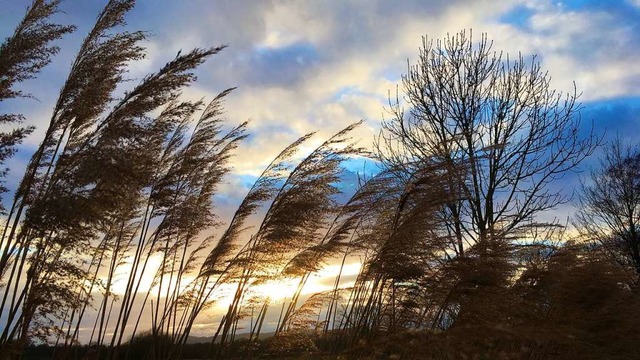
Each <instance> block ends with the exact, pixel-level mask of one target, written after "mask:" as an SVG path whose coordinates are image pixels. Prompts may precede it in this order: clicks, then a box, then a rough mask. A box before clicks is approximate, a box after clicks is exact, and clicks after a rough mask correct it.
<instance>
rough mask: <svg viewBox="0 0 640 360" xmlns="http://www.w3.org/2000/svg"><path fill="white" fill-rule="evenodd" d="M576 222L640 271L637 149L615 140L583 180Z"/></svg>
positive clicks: (639, 155)
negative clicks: (588, 177) (598, 165)
mask: <svg viewBox="0 0 640 360" xmlns="http://www.w3.org/2000/svg"><path fill="white" fill-rule="evenodd" d="M579 204H580V212H579V213H578V215H577V216H576V225H577V226H578V228H579V229H580V230H581V232H582V234H583V235H585V236H586V237H587V238H588V239H590V240H593V241H596V242H597V243H599V244H600V245H602V246H604V248H605V249H606V250H608V252H609V253H610V254H611V255H613V256H614V258H615V259H616V260H617V261H618V262H619V263H621V264H624V265H627V266H630V267H632V268H633V269H635V271H636V273H638V274H640V149H638V148H637V147H631V146H626V147H625V146H624V145H623V144H621V141H620V140H616V141H614V142H613V143H611V144H610V145H609V146H608V147H606V149H605V152H604V156H603V158H602V159H601V160H600V169H598V170H595V171H592V172H591V176H590V181H589V182H588V183H583V185H582V191H581V197H580V203H579Z"/></svg>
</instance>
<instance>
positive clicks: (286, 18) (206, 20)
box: [0, 0, 640, 220]
mask: <svg viewBox="0 0 640 360" xmlns="http://www.w3.org/2000/svg"><path fill="white" fill-rule="evenodd" d="M29 3H30V1H26V0H0V9H3V11H2V12H0V36H1V37H3V38H4V37H6V36H8V35H9V34H10V33H11V32H12V31H13V28H14V27H15V25H16V24H17V22H18V21H19V20H20V18H21V17H22V15H23V13H24V10H25V8H26V7H27V6H28V4H29ZM105 3H106V0H105V1H98V0H91V1H80V0H78V1H72V0H67V1H63V3H62V5H61V9H62V10H63V11H64V13H60V14H57V15H56V21H57V22H59V23H62V24H75V25H77V26H78V30H77V31H76V32H75V33H74V34H72V35H70V36H67V37H65V38H64V39H63V40H61V41H59V43H58V44H59V45H60V46H61V52H60V54H59V55H58V56H57V57H56V58H55V59H54V61H53V62H52V63H51V64H50V65H49V66H48V67H47V68H45V69H44V71H43V73H42V74H41V75H40V76H39V77H38V78H37V79H35V80H30V81H28V82H25V83H23V84H22V85H21V86H20V89H21V90H23V91H24V92H27V93H31V94H32V95H33V96H34V97H35V99H18V100H12V101H8V102H3V103H0V112H19V113H23V114H25V116H26V118H27V123H28V124H32V125H35V126H36V127H37V131H36V132H35V133H34V134H33V135H32V136H30V137H29V138H28V139H27V141H26V142H25V143H24V144H23V145H22V146H21V148H20V152H19V153H18V154H17V156H15V157H14V158H13V159H12V160H11V161H10V163H9V166H10V167H11V168H12V169H11V173H10V178H9V180H10V182H9V184H10V185H11V183H12V182H13V183H15V181H16V179H17V177H19V176H20V175H21V169H22V168H23V167H24V165H25V164H26V161H27V160H28V158H29V156H30V155H31V152H32V151H33V149H34V147H35V146H37V144H38V143H39V141H40V139H41V138H42V134H43V132H44V130H45V129H46V124H47V122H48V120H49V116H50V115H51V109H52V107H53V105H54V102H55V100H56V97H57V93H58V90H59V89H60V87H61V86H62V84H63V81H64V79H65V77H66V75H67V71H68V69H69V67H70V64H71V61H72V58H73V56H74V54H75V53H76V51H77V49H78V47H79V44H80V41H81V40H82V38H83V37H84V36H85V34H86V33H87V31H89V29H90V27H91V26H92V24H93V21H94V19H95V17H96V16H97V14H98V12H99V11H100V9H101V7H102V6H103V5H104V4H105ZM127 19H128V20H127V22H128V25H127V27H128V28H130V29H141V30H148V31H149V32H150V33H151V34H152V36H150V38H149V40H148V41H147V42H146V43H145V44H144V45H145V46H146V47H147V50H148V57H147V58H146V59H144V60H143V61H140V62H138V63H135V64H132V65H131V68H130V72H129V77H131V78H133V79H139V78H141V77H143V76H144V75H145V74H147V73H148V72H152V71H155V70H156V69H158V68H159V67H160V66H162V65H163V64H164V63H165V62H167V61H169V60H171V59H172V58H173V57H174V56H175V55H176V53H177V52H178V51H179V50H181V49H182V50H185V51H187V50H189V49H191V48H193V47H209V46H215V45H219V44H228V45H229V48H227V49H225V50H224V51H223V52H222V53H220V54H219V55H216V56H215V57H213V58H212V59H211V60H209V61H208V62H207V63H205V64H204V65H203V66H202V67H201V68H200V69H199V70H198V71H197V75H198V78H199V79H198V82H197V83H196V84H194V85H193V86H191V87H190V88H189V89H187V90H186V91H185V92H184V94H183V95H184V97H186V98H191V99H200V98H203V97H204V98H205V99H206V98H209V99H210V98H211V97H213V96H214V95H215V94H216V93H217V92H219V91H222V90H224V89H226V88H229V87H233V86H237V87H238V89H237V90H236V91H235V92H234V93H233V94H232V95H231V96H230V97H228V100H227V103H226V109H227V119H228V121H229V123H230V124H237V123H240V122H242V121H244V120H246V119H252V122H251V124H250V127H249V129H250V132H251V137H250V138H249V139H248V141H246V142H244V143H243V144H242V145H241V146H240V147H239V149H238V152H237V155H236V157H235V158H234V171H233V176H230V177H228V178H227V180H226V183H225V184H224V186H223V187H222V188H221V189H220V190H221V193H222V194H224V196H222V197H220V198H219V199H218V205H219V206H220V207H221V213H222V220H224V219H225V216H224V214H225V213H226V214H228V213H230V212H231V211H232V210H233V208H234V207H235V206H236V205H237V203H238V201H239V199H240V198H241V197H242V196H244V194H245V192H246V189H247V188H248V187H249V186H250V185H251V182H252V179H253V178H254V177H255V175H256V174H258V173H259V172H260V171H261V169H262V168H263V167H264V166H265V165H266V164H268V163H269V161H270V160H271V159H272V158H273V157H274V156H275V155H276V154H277V153H278V152H279V151H280V150H281V149H282V148H284V147H285V146H286V145H287V144H289V143H290V142H291V141H293V140H294V139H296V138H297V137H299V136H301V135H303V134H304V133H307V132H310V131H318V132H319V134H318V136H317V137H316V140H315V141H316V143H319V142H321V141H322V139H323V138H325V137H327V136H329V135H330V134H332V133H334V132H336V131H338V130H340V129H342V128H344V127H345V126H347V125H348V124H350V123H353V122H356V121H358V120H360V119H364V120H365V123H364V125H363V126H361V127H360V128H359V129H358V130H357V132H356V134H355V137H357V138H360V139H361V144H362V145H364V146H367V145H369V144H371V142H372V139H373V136H374V135H375V134H376V133H377V132H378V130H379V124H380V121H381V119H382V117H383V114H384V106H385V105H386V103H387V94H388V92H389V91H392V92H393V91H395V89H396V86H397V85H398V84H399V79H400V76H401V74H402V73H403V72H405V71H406V68H407V60H409V61H410V62H414V61H415V59H416V57H417V53H418V48H419V46H420V45H421V39H422V36H424V35H428V36H429V37H430V38H433V39H438V38H443V37H444V36H445V35H446V34H447V33H456V32H458V31H460V30H465V29H466V30H468V29H473V34H474V36H477V37H479V35H480V33H487V35H488V38H489V39H490V40H493V42H494V44H493V47H494V49H495V50H498V51H504V52H508V53H510V54H512V56H514V55H517V54H518V53H521V54H522V55H523V56H524V57H525V58H531V56H533V55H534V54H537V55H538V59H539V60H540V61H541V64H542V67H543V68H544V69H546V70H548V71H549V74H550V76H551V77H552V79H553V80H552V85H553V86H554V87H555V88H557V89H558V90H561V91H571V90H572V89H573V86H574V82H575V85H576V87H577V89H578V91H580V92H582V96H581V101H582V105H583V111H582V119H583V120H584V122H585V131H587V129H588V127H589V126H590V125H591V124H593V126H594V131H595V132H596V133H597V134H604V133H605V132H606V138H613V137H615V136H616V135H618V136H620V137H621V138H623V139H624V140H626V141H634V142H636V143H638V140H637V139H638V138H639V135H640V115H639V114H640V66H638V59H640V0H609V1H607V0H600V1H597V0H569V1H547V0H538V1H534V0H503V1H495V0H429V1H425V0H415V1H396V2H391V1H388V0H350V1H347V0H344V1H343V0H335V1H319V0H318V1H303V0H300V1H248V0H224V1H223V0H215V1H205V0H192V1H173V0H139V2H138V5H137V7H136V8H135V9H134V10H133V11H131V13H130V14H129V16H128V18H127ZM132 83H135V82H132ZM310 148H311V145H310V146H309V148H308V149H310ZM589 164H594V165H595V164H597V161H595V160H594V159H590V160H589V161H588V162H587V164H586V165H587V166H588V165H589ZM351 169H352V170H357V169H358V165H353V164H352V165H351ZM576 184H578V177H577V176H576V175H573V176H570V177H567V178H565V179H564V180H563V184H562V185H563V186H566V187H567V188H571V187H573V185H576ZM567 215H568V214H567ZM562 216H563V215H561V216H560V217H562Z"/></svg>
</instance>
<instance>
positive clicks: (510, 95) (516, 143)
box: [377, 31, 597, 255]
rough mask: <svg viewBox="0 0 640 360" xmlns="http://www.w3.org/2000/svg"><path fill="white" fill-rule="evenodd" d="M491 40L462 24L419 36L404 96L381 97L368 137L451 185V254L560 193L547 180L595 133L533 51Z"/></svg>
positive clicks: (506, 229) (550, 204) (517, 226)
mask: <svg viewBox="0 0 640 360" xmlns="http://www.w3.org/2000/svg"><path fill="white" fill-rule="evenodd" d="M491 47H492V44H491V42H489V41H488V40H487V37H486V36H485V35H483V36H482V37H481V39H480V41H479V42H478V43H477V44H476V43H474V42H473V41H472V37H471V34H470V33H469V34H467V33H466V32H464V31H463V32H460V33H458V34H455V35H453V36H447V37H446V38H445V39H444V40H442V41H437V42H435V44H434V42H433V41H431V40H427V38H424V40H423V47H422V49H420V54H419V59H418V62H417V64H416V65H410V66H409V69H408V73H407V74H406V75H404V76H403V77H402V90H403V92H404V97H403V98H402V100H403V101H404V104H406V105H403V104H401V99H400V96H396V99H395V102H394V101H390V113H391V115H392V118H391V119H389V120H387V121H384V122H383V131H382V132H381V135H380V137H379V138H378V141H377V148H378V152H379V154H380V157H381V158H382V160H383V161H384V162H385V163H386V164H387V165H388V166H389V167H390V168H394V169H401V170H402V171H404V172H409V173H416V172H418V171H420V169H422V168H424V167H431V168H433V167H434V164H435V165H439V166H440V168H441V170H440V171H441V172H442V175H443V177H444V179H445V181H444V182H445V186H447V187H448V189H447V192H448V193H449V194H451V196H450V198H449V199H448V200H447V202H446V205H445V206H444V207H443V211H442V220H443V221H444V223H445V224H446V226H447V229H448V230H449V232H450V234H451V236H452V238H454V239H455V241H454V243H455V246H454V248H453V249H452V250H455V251H456V252H457V253H458V254H459V255H462V254H464V251H465V247H468V245H473V244H476V243H479V242H482V241H484V240H488V239H503V238H506V237H507V235H508V234H509V235H512V234H514V232H516V231H519V230H524V228H525V227H527V226H530V225H531V224H532V222H534V221H535V215H536V214H539V213H540V212H542V211H545V210H549V209H552V208H554V207H555V206H557V205H559V204H561V203H564V202H566V201H568V200H569V199H568V197H567V196H566V195H564V194H563V193H562V191H559V190H558V191H556V190H554V189H551V188H550V187H549V184H550V183H552V182H553V181H555V180H557V179H559V178H561V177H562V176H563V175H564V174H565V173H566V172H567V171H569V170H571V169H573V168H574V167H575V166H576V165H578V163H580V161H581V160H582V159H584V158H585V157H586V156H588V155H589V154H591V153H592V151H593V149H594V147H595V145H596V143H597V139H596V138H594V137H593V136H587V137H585V138H581V137H580V134H579V133H580V126H581V121H580V105H579V103H578V102H577V99H578V97H579V94H578V93H577V92H576V91H575V90H574V91H573V92H572V93H569V94H563V93H561V92H558V91H556V90H554V89H552V88H551V86H550V77H549V76H548V74H547V73H546V72H544V71H543V70H542V68H541V66H540V63H539V62H538V61H537V60H536V58H535V56H534V57H533V58H532V60H531V61H530V62H528V61H525V60H524V58H523V57H522V56H518V57H517V58H516V59H515V60H512V59H511V58H510V57H509V56H508V55H505V54H503V53H500V52H495V51H493V50H492V48H491ZM405 106H406V107H407V108H408V110H407V111H405ZM415 181H416V182H419V181H420V179H419V178H418V179H416V180H415ZM536 225H540V224H536Z"/></svg>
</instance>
